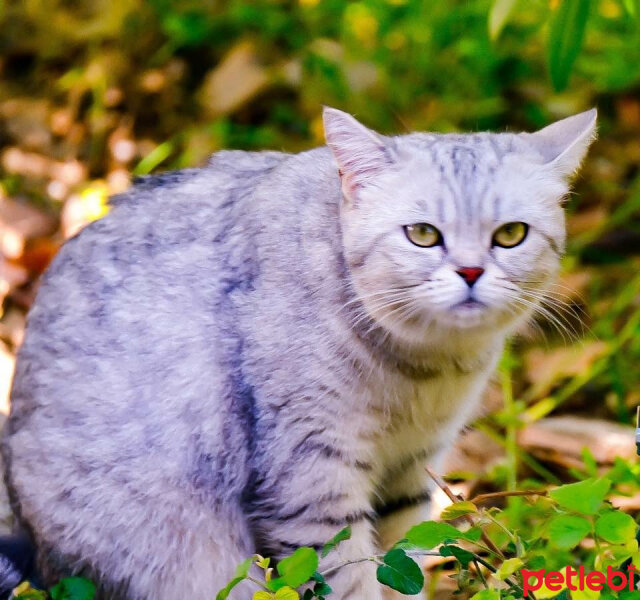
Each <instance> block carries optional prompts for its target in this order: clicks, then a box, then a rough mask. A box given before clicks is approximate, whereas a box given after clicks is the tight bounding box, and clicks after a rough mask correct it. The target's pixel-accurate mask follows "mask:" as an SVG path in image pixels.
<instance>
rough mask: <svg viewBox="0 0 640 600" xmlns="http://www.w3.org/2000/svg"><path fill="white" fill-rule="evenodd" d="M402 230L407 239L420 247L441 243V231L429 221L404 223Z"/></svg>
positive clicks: (429, 246)
mask: <svg viewBox="0 0 640 600" xmlns="http://www.w3.org/2000/svg"><path fill="white" fill-rule="evenodd" d="M404 232H405V233H406V235H407V237H408V238H409V241H410V242H411V243H412V244H415V245H416V246H420V247H421V248H431V246H438V245H439V244H442V235H441V233H440V232H439V231H438V230H437V229H436V228H435V227H434V226H433V225H429V223H414V224H413V225H405V227H404Z"/></svg>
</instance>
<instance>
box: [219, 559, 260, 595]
mask: <svg viewBox="0 0 640 600" xmlns="http://www.w3.org/2000/svg"><path fill="white" fill-rule="evenodd" d="M253 561H254V558H253V557H251V558H248V559H247V560H244V561H242V562H241V563H240V564H239V565H238V566H237V568H236V573H235V576H234V577H233V579H232V580H231V581H229V583H227V585H226V586H224V588H222V589H221V590H220V591H219V592H218V594H217V595H216V600H225V599H226V598H227V597H228V596H229V594H230V593H231V590H232V589H233V588H234V587H236V586H237V585H238V584H239V583H240V582H241V581H244V580H245V579H246V578H247V575H248V574H249V569H250V568H251V565H252V564H253Z"/></svg>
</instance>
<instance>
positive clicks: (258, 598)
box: [251, 590, 273, 600]
mask: <svg viewBox="0 0 640 600" xmlns="http://www.w3.org/2000/svg"><path fill="white" fill-rule="evenodd" d="M251 600H273V594H272V593H271V592H265V591H264V590H258V591H257V592H254V593H253V597H252V598H251Z"/></svg>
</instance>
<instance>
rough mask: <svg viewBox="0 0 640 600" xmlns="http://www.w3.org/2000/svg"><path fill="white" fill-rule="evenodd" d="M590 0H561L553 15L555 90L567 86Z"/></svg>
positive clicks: (551, 59)
mask: <svg viewBox="0 0 640 600" xmlns="http://www.w3.org/2000/svg"><path fill="white" fill-rule="evenodd" d="M589 7H590V0H560V5H559V7H558V8H557V9H556V10H555V11H554V13H553V15H552V16H551V25H550V29H549V40H548V55H549V73H550V75H551V83H552V84H553V87H554V88H555V90H556V91H558V92H559V91H561V90H563V89H565V88H566V87H567V83H568V82H569V76H570V74H571V69H572V68H573V64H574V63H575V60H576V58H578V54H579V53H580V49H581V47H582V41H583V39H584V32H585V28H586V25H587V19H588V17H589Z"/></svg>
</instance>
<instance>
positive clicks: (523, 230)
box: [491, 221, 529, 248]
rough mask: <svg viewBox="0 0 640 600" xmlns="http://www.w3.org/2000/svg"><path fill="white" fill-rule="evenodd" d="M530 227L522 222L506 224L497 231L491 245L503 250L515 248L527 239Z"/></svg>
mask: <svg viewBox="0 0 640 600" xmlns="http://www.w3.org/2000/svg"><path fill="white" fill-rule="evenodd" d="M528 231H529V226H528V225H527V224H526V223H522V222H521V221H514V222H513V223H505V224H504V225H502V227H499V228H498V229H496V230H495V232H494V234H493V239H492V240H491V243H492V244H493V245H494V246H500V247H502V248H515V247H516V246H517V245H519V244H521V243H522V242H523V241H524V238H526V237H527V232H528Z"/></svg>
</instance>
